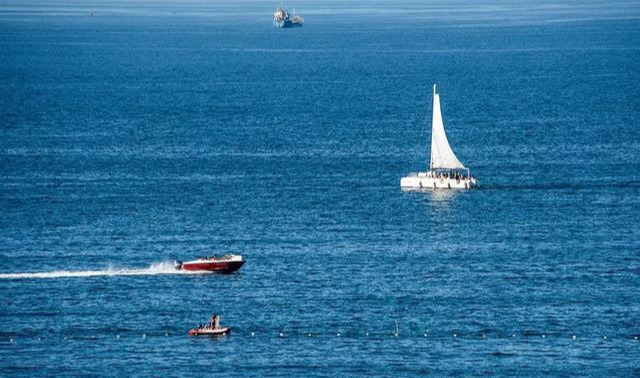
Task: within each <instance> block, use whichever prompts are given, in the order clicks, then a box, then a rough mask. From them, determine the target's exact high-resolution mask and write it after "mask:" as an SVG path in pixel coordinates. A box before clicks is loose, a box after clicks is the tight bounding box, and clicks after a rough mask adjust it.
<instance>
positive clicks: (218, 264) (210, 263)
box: [175, 255, 244, 273]
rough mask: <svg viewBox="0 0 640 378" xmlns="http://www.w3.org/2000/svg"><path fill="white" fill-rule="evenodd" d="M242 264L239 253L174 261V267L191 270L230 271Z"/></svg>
mask: <svg viewBox="0 0 640 378" xmlns="http://www.w3.org/2000/svg"><path fill="white" fill-rule="evenodd" d="M242 265H244V260H243V259H242V256H241V255H224V256H222V257H216V256H211V257H199V258H198V259H196V260H193V261H186V262H182V261H179V260H178V261H176V264H175V266H176V269H178V270H191V271H207V272H219V273H231V272H235V271H236V270H238V269H240V268H241V267H242Z"/></svg>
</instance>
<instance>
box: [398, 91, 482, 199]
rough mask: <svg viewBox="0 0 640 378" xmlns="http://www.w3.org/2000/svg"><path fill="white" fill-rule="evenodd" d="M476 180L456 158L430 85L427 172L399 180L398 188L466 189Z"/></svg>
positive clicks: (412, 174)
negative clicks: (428, 160)
mask: <svg viewBox="0 0 640 378" xmlns="http://www.w3.org/2000/svg"><path fill="white" fill-rule="evenodd" d="M474 186H477V183H476V178H475V177H473V176H471V171H470V170H469V168H466V167H465V166H464V165H462V163H461V162H460V160H458V158H457V157H456V155H455V154H454V153H453V150H452V149H451V146H449V141H448V140H447V134H446V133H445V132H444V123H443V121H442V112H441V110H440V95H439V94H438V93H437V92H436V86H435V85H434V86H433V118H432V120H431V162H430V163H429V171H428V172H412V173H410V174H409V175H408V176H405V177H403V178H402V179H401V180H400V187H401V188H402V189H470V188H473V187H474Z"/></svg>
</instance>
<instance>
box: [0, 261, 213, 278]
mask: <svg viewBox="0 0 640 378" xmlns="http://www.w3.org/2000/svg"><path fill="white" fill-rule="evenodd" d="M194 273H195V274H198V273H203V272H189V271H184V270H177V269H176V268H175V267H174V265H173V262H170V261H164V262H161V263H157V264H152V265H151V266H150V267H148V268H146V269H117V268H109V269H105V270H79V271H73V270H58V271H53V272H35V273H0V279H21V278H68V277H99V276H155V275H160V274H194Z"/></svg>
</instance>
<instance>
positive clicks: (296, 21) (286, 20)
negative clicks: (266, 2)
mask: <svg viewBox="0 0 640 378" xmlns="http://www.w3.org/2000/svg"><path fill="white" fill-rule="evenodd" d="M302 24H304V19H303V18H302V17H300V16H298V15H296V9H295V8H294V9H293V16H292V15H290V14H289V11H288V10H287V8H277V9H276V11H275V13H274V14H273V27H274V28H291V27H294V26H302Z"/></svg>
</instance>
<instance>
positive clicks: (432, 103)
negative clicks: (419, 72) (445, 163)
mask: <svg viewBox="0 0 640 378" xmlns="http://www.w3.org/2000/svg"><path fill="white" fill-rule="evenodd" d="M435 104H436V85H435V84H433V95H432V96H431V114H433V112H434V111H435ZM431 147H432V148H433V119H432V120H431ZM432 170H433V151H431V154H430V156H429V171H432Z"/></svg>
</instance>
